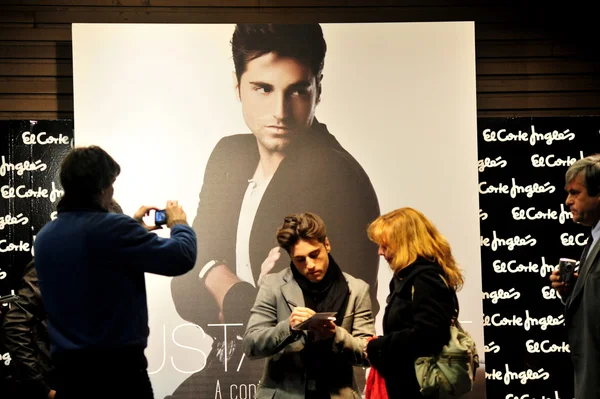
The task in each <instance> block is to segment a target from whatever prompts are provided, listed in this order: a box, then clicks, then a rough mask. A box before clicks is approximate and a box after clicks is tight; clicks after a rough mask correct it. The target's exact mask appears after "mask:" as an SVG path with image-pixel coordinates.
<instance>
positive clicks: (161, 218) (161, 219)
mask: <svg viewBox="0 0 600 399" xmlns="http://www.w3.org/2000/svg"><path fill="white" fill-rule="evenodd" d="M154 224H155V225H157V226H162V225H163V224H167V211H166V210H164V209H163V210H160V211H156V212H155V213H154Z"/></svg>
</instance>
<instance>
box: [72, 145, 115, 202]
mask: <svg viewBox="0 0 600 399" xmlns="http://www.w3.org/2000/svg"><path fill="white" fill-rule="evenodd" d="M119 173H121V167H120V166H119V164H118V163H117V162H116V161H115V160H114V159H113V158H112V157H111V156H110V155H108V153H107V152H106V151H104V150H103V149H102V148H100V147H98V146H89V147H78V148H74V149H72V150H71V151H70V152H69V153H68V154H67V156H66V157H65V159H63V161H62V164H61V166H60V183H61V184H62V187H63V190H64V191H65V197H70V198H72V199H75V198H77V199H79V200H94V199H96V198H97V197H98V196H99V195H100V193H101V192H102V190H105V189H107V188H108V187H110V186H111V185H112V184H113V182H114V181H115V179H116V178H117V176H118V175H119Z"/></svg>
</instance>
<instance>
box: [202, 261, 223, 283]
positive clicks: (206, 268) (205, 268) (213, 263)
mask: <svg viewBox="0 0 600 399" xmlns="http://www.w3.org/2000/svg"><path fill="white" fill-rule="evenodd" d="M223 263H225V262H223V261H220V260H211V261H210V262H208V263H207V264H205V265H204V266H202V269H201V270H200V273H199V274H198V278H199V279H200V280H202V279H203V278H204V276H205V275H206V273H208V271H209V270H210V269H212V268H213V266H216V265H220V264H223Z"/></svg>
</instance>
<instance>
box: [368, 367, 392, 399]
mask: <svg viewBox="0 0 600 399" xmlns="http://www.w3.org/2000/svg"><path fill="white" fill-rule="evenodd" d="M365 394H366V395H365V398H366V399H388V394H387V388H386V387H385V380H384V379H383V377H382V376H381V374H379V372H378V371H377V369H375V367H371V369H370V370H369V376H368V377H367V387H366V392H365Z"/></svg>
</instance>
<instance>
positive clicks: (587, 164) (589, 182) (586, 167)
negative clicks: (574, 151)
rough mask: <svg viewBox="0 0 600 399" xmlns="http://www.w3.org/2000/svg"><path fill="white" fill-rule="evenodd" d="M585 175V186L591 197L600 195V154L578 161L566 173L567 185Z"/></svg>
mask: <svg viewBox="0 0 600 399" xmlns="http://www.w3.org/2000/svg"><path fill="white" fill-rule="evenodd" d="M580 174H583V175H582V177H583V184H584V186H585V188H586V189H587V192H588V195H589V196H596V195H598V193H600V154H594V155H590V156H587V157H585V158H581V159H579V160H577V161H576V162H575V163H574V164H573V165H571V166H570V167H569V169H567V172H566V173H565V184H569V183H571V182H572V181H573V180H575V179H576V178H577V176H579V175H580Z"/></svg>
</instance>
